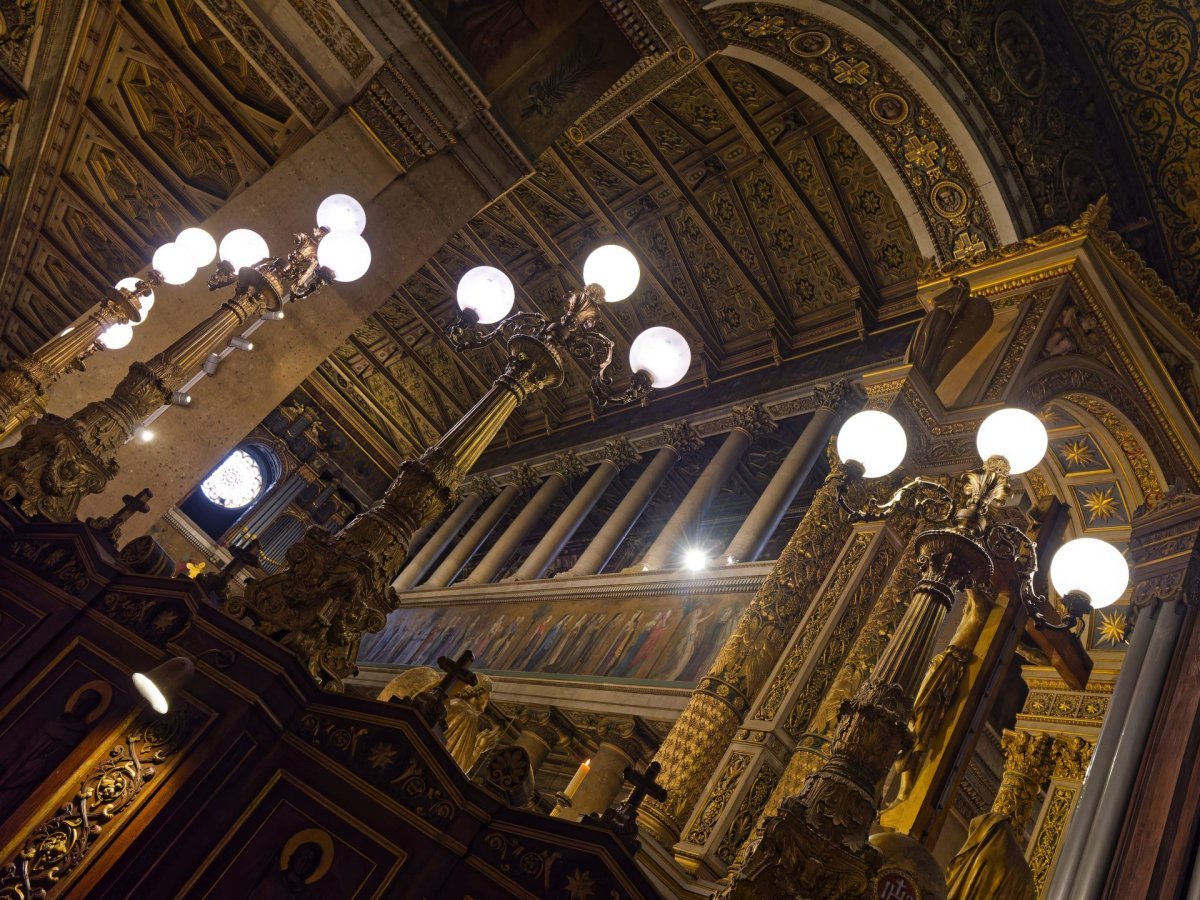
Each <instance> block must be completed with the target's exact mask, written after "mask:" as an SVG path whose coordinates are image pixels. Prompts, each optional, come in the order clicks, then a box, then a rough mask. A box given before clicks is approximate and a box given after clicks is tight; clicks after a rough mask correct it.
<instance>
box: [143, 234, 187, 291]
mask: <svg viewBox="0 0 1200 900" xmlns="http://www.w3.org/2000/svg"><path fill="white" fill-rule="evenodd" d="M150 265H152V266H153V267H154V268H155V269H156V270H157V271H158V272H159V273H160V274H161V275H162V279H163V281H165V282H166V283H167V284H187V283H188V282H189V281H191V280H192V276H194V275H195V274H196V263H195V260H193V259H192V254H191V253H189V252H188V250H187V248H186V247H184V246H183V245H182V244H176V243H175V242H174V241H172V242H171V243H169V244H163V245H162V246H161V247H159V248H158V249H157V250H155V251H154V259H152V260H151V261H150Z"/></svg>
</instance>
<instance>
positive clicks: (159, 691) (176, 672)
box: [132, 647, 237, 716]
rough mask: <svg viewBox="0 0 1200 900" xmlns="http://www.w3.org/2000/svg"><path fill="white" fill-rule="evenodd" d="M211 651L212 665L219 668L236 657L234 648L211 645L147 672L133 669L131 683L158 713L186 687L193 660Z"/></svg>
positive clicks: (224, 666) (225, 665)
mask: <svg viewBox="0 0 1200 900" xmlns="http://www.w3.org/2000/svg"><path fill="white" fill-rule="evenodd" d="M209 654H213V655H214V656H215V659H214V660H213V665H214V666H215V667H216V668H218V669H228V668H229V667H230V666H232V665H233V663H234V661H235V660H236V659H237V653H236V652H235V651H233V650H220V649H217V648H215V647H214V648H213V649H211V650H205V651H204V652H202V653H197V654H196V656H195V657H192V658H189V657H186V656H173V657H171V658H170V659H168V660H167V661H166V662H164V663H159V664H158V665H157V666H155V667H154V668H153V669H151V670H150V671H149V672H134V673H133V676H132V679H133V686H134V687H135V688H136V689H137V692H138V693H139V694H141V695H142V699H143V700H145V701H146V702H147V703H149V704H150V708H151V709H152V710H154V711H155V712H156V713H158V714H159V715H160V716H161V715H164V714H165V713H166V712H168V711H169V710H170V709H171V704H172V703H174V702H175V700H176V698H177V697H178V696H179V694H180V693H182V691H183V689H184V688H185V687H187V685H188V682H190V681H191V680H192V676H193V675H195V674H196V663H197V662H199V661H200V660H201V659H202V658H203V657H205V656H208V655H209Z"/></svg>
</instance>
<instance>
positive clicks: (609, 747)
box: [568, 741, 633, 817]
mask: <svg viewBox="0 0 1200 900" xmlns="http://www.w3.org/2000/svg"><path fill="white" fill-rule="evenodd" d="M632 765H633V757H631V756H630V755H629V754H628V753H626V752H625V751H624V750H622V749H621V748H620V747H618V746H617V745H616V744H614V743H610V742H609V741H601V742H600V746H599V747H598V748H597V750H596V755H595V756H593V757H592V767H591V769H589V770H588V773H587V777H586V778H584V779H583V783H582V784H581V785H579V790H577V791H576V792H575V796H574V797H572V798H571V806H570V809H569V810H568V814H569V815H571V816H578V817H582V816H586V815H587V814H588V813H602V812H604V811H605V810H606V809H608V808H609V807H610V806H612V805H613V803H615V802H616V799H617V796H618V795H619V794H620V793H621V785H622V784H624V783H625V767H626V766H632Z"/></svg>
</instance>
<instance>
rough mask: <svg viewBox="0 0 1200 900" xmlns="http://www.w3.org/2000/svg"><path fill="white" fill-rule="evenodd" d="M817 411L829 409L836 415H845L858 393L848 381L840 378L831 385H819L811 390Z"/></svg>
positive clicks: (853, 403) (856, 398) (854, 402)
mask: <svg viewBox="0 0 1200 900" xmlns="http://www.w3.org/2000/svg"><path fill="white" fill-rule="evenodd" d="M813 397H814V398H815V399H816V401H817V408H818V409H831V410H833V411H834V412H835V413H837V414H838V415H843V414H844V413H846V412H847V411H848V410H849V408H850V407H852V406H854V405H855V404H856V401H857V400H858V399H859V398H858V392H857V391H855V390H854V385H853V384H851V383H850V381H849V380H848V379H845V378H841V379H839V380H837V381H835V382H833V383H831V384H820V385H817V387H816V388H814V389H813Z"/></svg>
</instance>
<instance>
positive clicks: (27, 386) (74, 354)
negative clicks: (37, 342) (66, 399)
mask: <svg viewBox="0 0 1200 900" xmlns="http://www.w3.org/2000/svg"><path fill="white" fill-rule="evenodd" d="M161 283H162V279H161V276H159V274H158V273H157V272H151V273H150V274H149V275H148V276H146V278H145V279H144V280H140V281H138V283H137V285H136V286H135V287H134V289H133V290H132V291H131V290H128V289H127V288H114V291H116V294H115V296H113V297H110V298H108V299H106V300H105V301H104V302H103V303H101V304H100V305H99V306H98V307H96V309H95V311H93V312H92V313H91V314H90V315H89V316H88V317H87V318H86V319H84V320H83V321H82V322H80V323H79V324H78V325H76V326H74V327H73V328H67V329H66V330H64V331H62V332H61V333H60V334H58V335H56V336H55V337H52V338H51V339H50V340H48V341H47V342H46V343H45V344H43V345H42V346H41V347H39V348H38V349H37V350H35V351H34V352H33V353H32V354H31V355H29V356H28V357H26V358H25V359H21V360H17V361H16V362H14V363H12V364H11V365H10V366H8V368H6V369H5V370H4V371H3V372H0V440H3V439H4V438H6V437H8V436H9V435H10V434H12V433H13V432H15V431H16V430H17V429H18V428H20V427H21V426H22V425H24V424H25V423H26V422H28V421H29V420H30V419H32V418H35V417H36V416H40V415H42V413H43V412H44V409H43V408H42V404H43V403H44V402H45V399H46V389H47V388H49V387H50V385H52V384H53V383H54V382H56V381H58V379H59V378H61V377H62V376H63V375H64V374H66V373H67V372H68V371H70V370H71V369H72V368H76V369H82V367H83V362H84V360H86V359H87V358H88V357H89V356H91V355H92V354H93V353H94V352H96V350H97V349H98V348H99V346H100V344H99V343H98V340H99V338H100V335H101V334H103V333H104V331H105V330H106V329H108V328H109V327H110V326H112V325H121V324H125V323H127V322H137V321H138V320H139V319H141V309H142V306H141V298H142V297H144V296H145V295H146V294H148V293H150V292H151V290H152V289H153V287H154V286H155V285H158V284H161Z"/></svg>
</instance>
